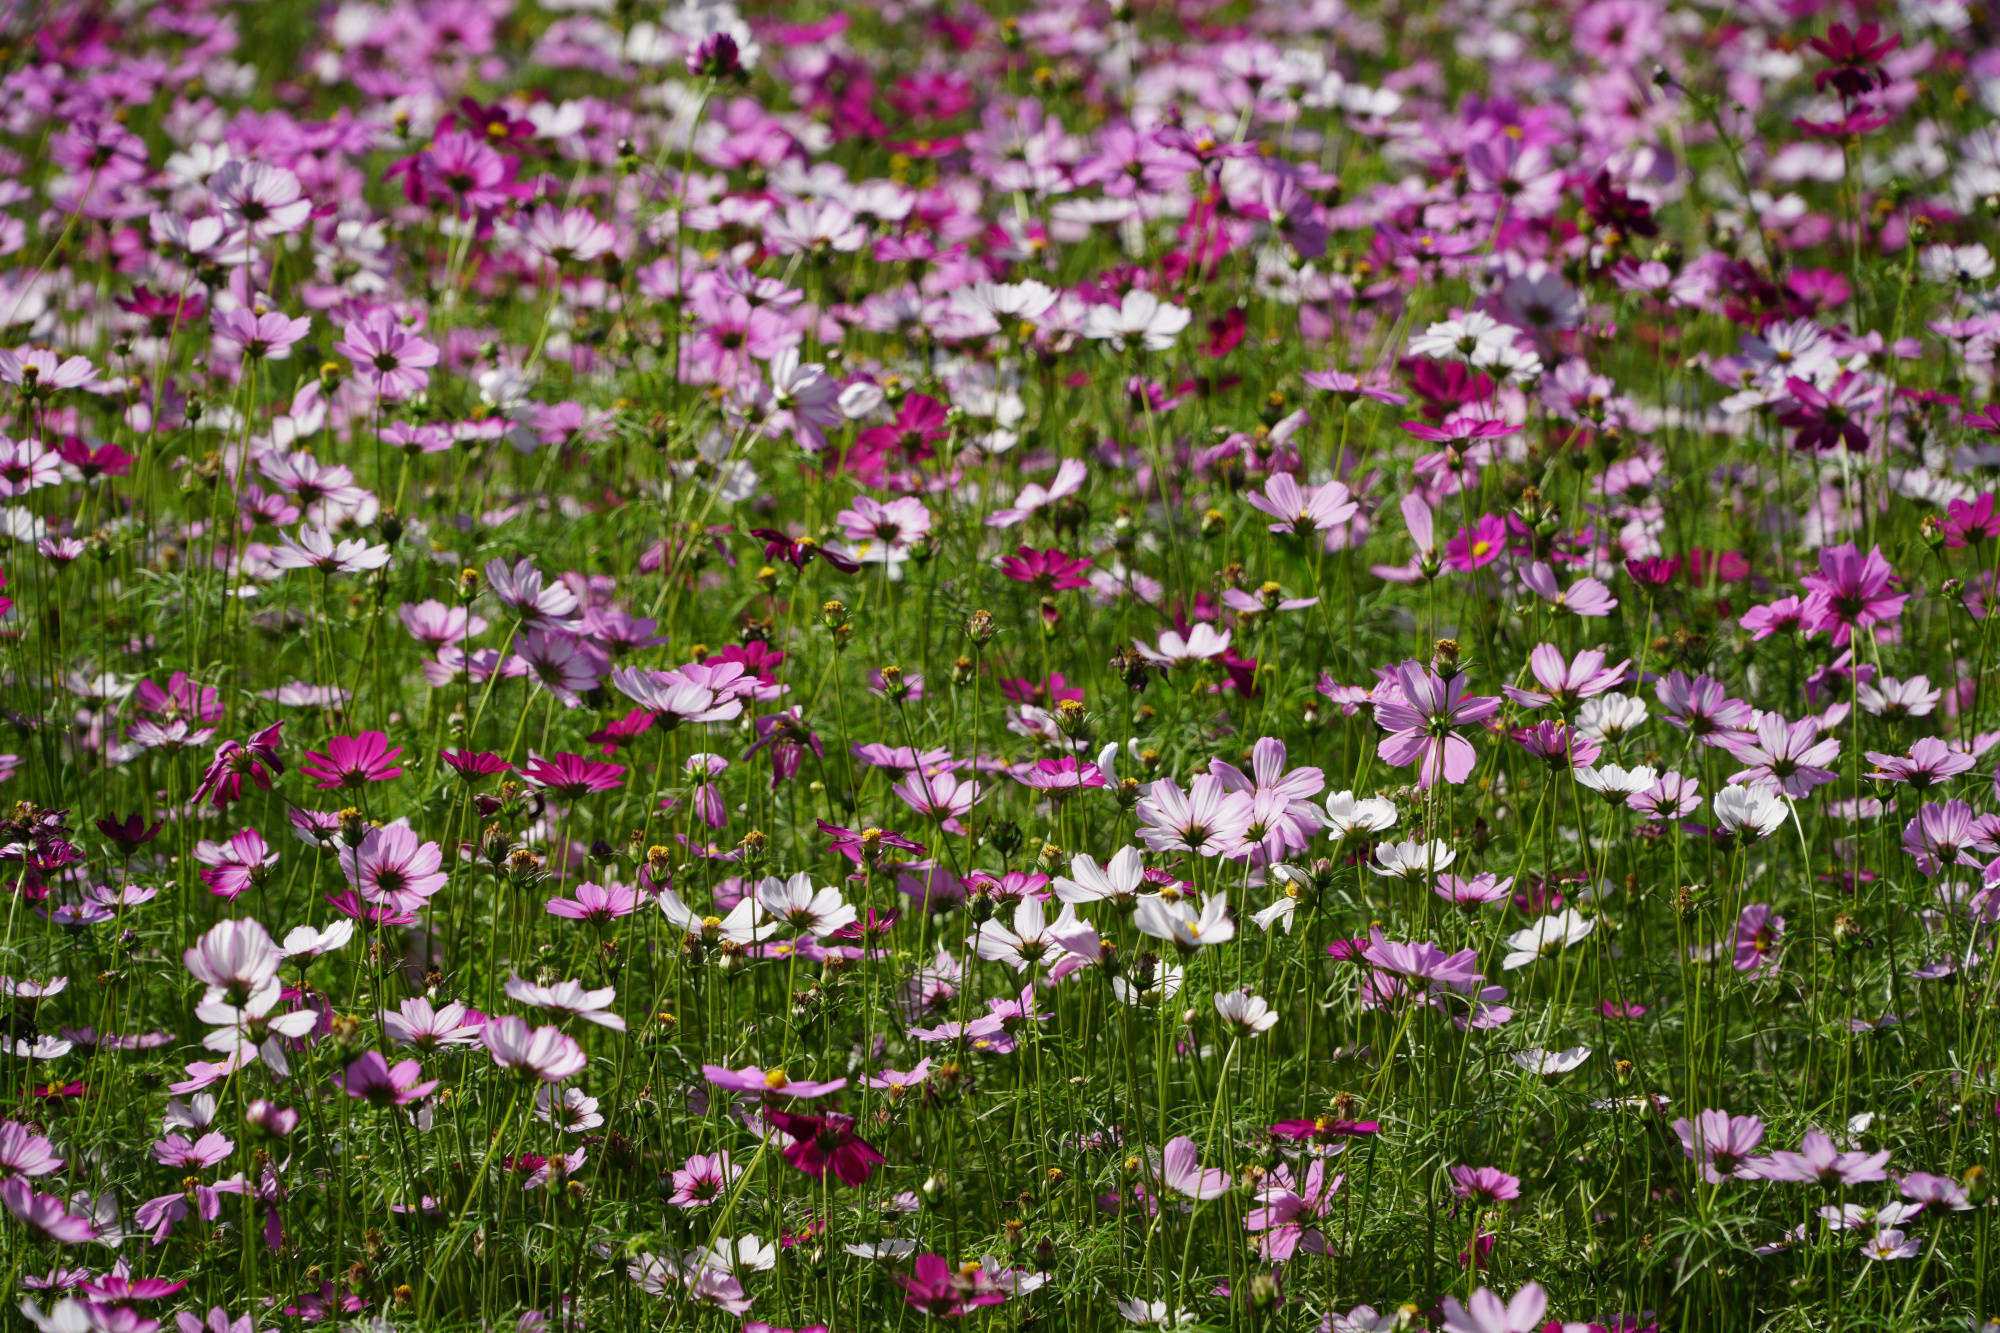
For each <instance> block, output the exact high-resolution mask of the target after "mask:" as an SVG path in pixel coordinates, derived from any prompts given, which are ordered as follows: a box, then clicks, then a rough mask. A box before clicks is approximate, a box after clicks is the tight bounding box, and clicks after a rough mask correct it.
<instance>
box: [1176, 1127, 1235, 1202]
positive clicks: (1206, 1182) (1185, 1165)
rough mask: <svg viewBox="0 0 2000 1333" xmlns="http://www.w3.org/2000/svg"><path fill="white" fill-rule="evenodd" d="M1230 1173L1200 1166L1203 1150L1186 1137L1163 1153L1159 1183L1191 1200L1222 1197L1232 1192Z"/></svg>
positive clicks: (1177, 1140) (1179, 1138)
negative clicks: (1230, 1190) (1230, 1188)
mask: <svg viewBox="0 0 2000 1333" xmlns="http://www.w3.org/2000/svg"><path fill="white" fill-rule="evenodd" d="M1229 1183H1230V1182H1229V1173H1228V1172H1227V1171H1222V1170H1218V1169H1216V1168H1214V1167H1204V1166H1203V1165H1202V1164H1201V1156H1200V1150H1199V1149H1198V1148H1196V1147H1195V1142H1194V1140H1193V1139H1191V1138H1188V1137H1187V1136H1186V1135H1184V1134H1183V1135H1181V1136H1180V1137H1178V1138H1173V1139H1169V1140H1167V1146H1166V1147H1165V1148H1162V1149H1161V1150H1160V1184H1161V1186H1162V1187H1163V1188H1166V1189H1170V1190H1172V1191H1173V1192H1174V1193H1176V1194H1182V1195H1186V1196H1187V1197H1188V1198H1190V1199H1215V1198H1220V1197H1221V1196H1222V1195H1223V1194H1226V1193H1227V1192H1228V1191H1229Z"/></svg>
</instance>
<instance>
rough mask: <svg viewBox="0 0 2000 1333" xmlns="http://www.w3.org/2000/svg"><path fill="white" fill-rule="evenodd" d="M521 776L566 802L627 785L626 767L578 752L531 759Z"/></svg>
mask: <svg viewBox="0 0 2000 1333" xmlns="http://www.w3.org/2000/svg"><path fill="white" fill-rule="evenodd" d="M521 776H522V777H524V778H526V779H527V780H528V781H530V782H532V783H534V784H535V785H536V786H537V787H545V788H547V789H548V790H549V791H552V792H554V793H555V794H556V795H557V796H560V797H562V798H563V799H564V800H566V801H573V800H575V799H576V798H577V797H579V796H582V795H584V794H586V793H588V792H594V791H615V790H616V789H617V788H619V787H621V786H623V785H624V782H625V766H624V765H622V764H606V763H600V762H598V761H596V760H591V759H585V758H584V757H583V756H582V755H576V754H553V755H549V756H548V757H546V758H537V759H533V760H530V761H529V763H528V765H527V767H525V768H523V769H522V770H521Z"/></svg>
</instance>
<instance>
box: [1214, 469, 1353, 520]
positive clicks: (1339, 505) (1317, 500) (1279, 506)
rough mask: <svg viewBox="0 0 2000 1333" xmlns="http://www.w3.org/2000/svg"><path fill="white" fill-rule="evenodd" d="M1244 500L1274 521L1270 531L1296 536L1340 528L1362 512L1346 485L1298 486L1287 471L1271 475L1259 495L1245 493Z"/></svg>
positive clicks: (1339, 483)
mask: <svg viewBox="0 0 2000 1333" xmlns="http://www.w3.org/2000/svg"><path fill="white" fill-rule="evenodd" d="M1243 498H1244V499H1245V500H1247V501H1249V503H1250V507H1251V508H1252V509H1256V510H1259V511H1260V512H1262V513H1265V514H1269V515H1270V516H1271V517H1272V518H1274V519H1276V520H1277V521H1276V522H1275V523H1270V524H1267V525H1266V526H1267V527H1268V528H1269V529H1270V530H1271V531H1272V532H1276V533H1280V534H1291V535H1297V536H1303V535H1305V534H1306V533H1308V532H1325V531H1327V530H1328V529H1330V528H1336V527H1339V526H1340V525H1341V524H1342V523H1345V522H1346V521H1347V520H1348V519H1350V518H1353V517H1354V516H1355V514H1357V513H1359V512H1360V509H1361V506H1359V505H1358V504H1356V503H1355V502H1354V497H1353V495H1352V494H1351V493H1350V492H1349V491H1348V489H1347V486H1346V484H1345V483H1343V482H1338V481H1329V482H1325V483H1323V484H1321V485H1318V486H1312V487H1301V486H1300V485H1299V483H1298V480H1297V479H1296V478H1295V477H1293V476H1292V474H1291V473H1289V472H1274V473H1272V474H1271V476H1270V478H1269V479H1267V480H1266V481H1265V483H1264V489H1263V490H1262V491H1261V492H1259V491H1246V492H1245V493H1244V496H1243Z"/></svg>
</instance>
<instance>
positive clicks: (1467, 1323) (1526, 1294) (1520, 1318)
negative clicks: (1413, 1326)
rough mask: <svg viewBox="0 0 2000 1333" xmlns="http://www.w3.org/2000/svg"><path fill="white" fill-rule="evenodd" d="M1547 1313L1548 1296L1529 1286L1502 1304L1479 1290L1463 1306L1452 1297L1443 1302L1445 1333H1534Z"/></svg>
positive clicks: (1490, 1294)
mask: <svg viewBox="0 0 2000 1333" xmlns="http://www.w3.org/2000/svg"><path fill="white" fill-rule="evenodd" d="M1548 1311H1549V1298H1548V1294H1547V1293H1546V1292H1544V1291H1543V1290H1542V1288H1541V1284H1540V1283H1537V1282H1530V1283H1529V1284H1528V1285H1527V1286H1525V1287H1523V1288H1521V1289H1520V1290H1519V1291H1517V1292H1515V1293H1514V1298H1513V1299H1512V1300H1508V1301H1503V1300H1501V1299H1500V1297H1498V1296H1497V1295H1495V1294H1494V1293H1493V1292H1491V1291H1489V1290H1487V1289H1486V1288H1485V1287H1481V1288H1480V1289H1479V1290H1477V1291H1475V1292H1473V1293H1472V1299H1471V1300H1470V1301H1468V1302H1466V1303H1465V1304H1464V1305H1460V1304H1459V1303H1458V1298H1457V1297H1455V1296H1447V1297H1445V1299H1444V1333H1537V1330H1539V1329H1540V1328H1541V1327H1542V1317H1543V1316H1544V1315H1546V1314H1547V1313H1548Z"/></svg>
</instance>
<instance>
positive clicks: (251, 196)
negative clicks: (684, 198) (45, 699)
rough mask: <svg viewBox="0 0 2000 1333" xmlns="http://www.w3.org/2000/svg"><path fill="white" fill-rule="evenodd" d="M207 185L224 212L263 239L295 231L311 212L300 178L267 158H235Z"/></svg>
mask: <svg viewBox="0 0 2000 1333" xmlns="http://www.w3.org/2000/svg"><path fill="white" fill-rule="evenodd" d="M208 189H209V193H210V194H212V195H214V196H215V202H216V206H217V207H218V208H219V209H221V211H222V216H223V217H224V218H225V219H227V220H228V221H229V222H230V223H232V224H234V225H235V226H237V227H240V228H241V229H242V230H243V231H244V233H245V234H247V235H249V236H252V237H255V238H256V239H257V240H260V241H268V240H272V239H274V238H276V237H279V236H284V235H287V234H289V233H291V232H295V231H297V230H298V229H299V228H301V227H303V226H305V225H306V219H307V218H308V217H310V216H311V215H312V201H311V200H309V199H307V198H306V197H305V191H304V189H303V188H302V187H301V186H300V184H299V178H298V177H297V176H295V175H293V174H292V173H291V172H290V171H288V170H286V169H285V168H284V167H278V166H272V165H271V164H270V163H268V162H246V161H244V160H243V159H241V158H232V159H230V160H229V161H227V162H225V163H223V164H222V167H221V169H219V170H218V171H217V172H216V173H215V174H214V175H213V176H210V177H209V178H208Z"/></svg>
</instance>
